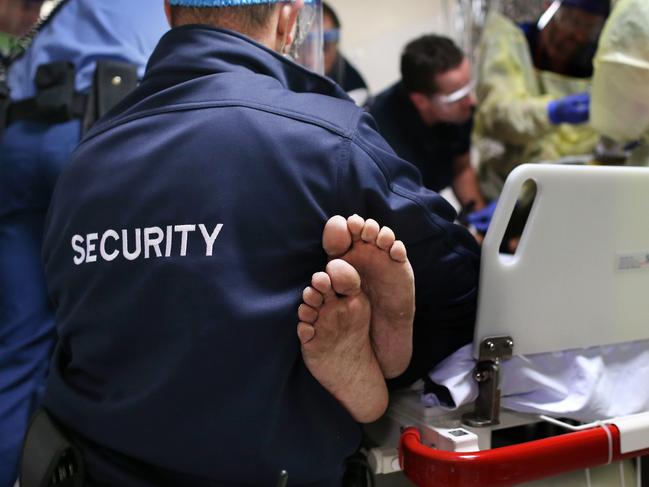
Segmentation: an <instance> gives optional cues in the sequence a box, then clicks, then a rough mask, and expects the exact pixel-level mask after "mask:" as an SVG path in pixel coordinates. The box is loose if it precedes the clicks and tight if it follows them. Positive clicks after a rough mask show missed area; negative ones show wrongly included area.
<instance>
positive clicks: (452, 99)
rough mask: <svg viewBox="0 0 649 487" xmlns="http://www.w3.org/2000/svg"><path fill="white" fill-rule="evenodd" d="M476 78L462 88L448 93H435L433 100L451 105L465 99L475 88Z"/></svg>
mask: <svg viewBox="0 0 649 487" xmlns="http://www.w3.org/2000/svg"><path fill="white" fill-rule="evenodd" d="M475 84H476V82H475V80H471V81H469V83H468V84H466V85H465V86H463V87H462V88H460V89H459V90H456V91H454V92H453V93H449V94H447V95H439V94H435V95H433V96H432V98H431V99H432V100H433V101H436V102H437V103H441V104H443V105H451V104H453V103H457V102H458V101H461V100H463V99H465V98H466V97H467V96H469V95H471V94H472V93H473V91H474V90H475Z"/></svg>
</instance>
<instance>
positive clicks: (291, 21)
mask: <svg viewBox="0 0 649 487" xmlns="http://www.w3.org/2000/svg"><path fill="white" fill-rule="evenodd" d="M167 1H168V0H167ZM302 7H304V0H295V1H294V2H291V3H286V4H284V5H282V6H281V8H280V11H279V19H278V22H277V31H276V35H275V38H276V41H275V50H276V51H277V52H280V53H282V52H285V51H287V50H288V48H290V47H291V44H293V41H294V40H295V38H294V37H295V25H296V23H297V16H298V14H299V13H300V10H301V9H302Z"/></svg>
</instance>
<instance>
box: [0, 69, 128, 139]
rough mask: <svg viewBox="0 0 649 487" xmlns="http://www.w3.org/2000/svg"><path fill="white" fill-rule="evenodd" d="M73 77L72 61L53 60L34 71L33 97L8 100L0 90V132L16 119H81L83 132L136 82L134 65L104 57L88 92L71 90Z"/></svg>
mask: <svg viewBox="0 0 649 487" xmlns="http://www.w3.org/2000/svg"><path fill="white" fill-rule="evenodd" d="M75 78H76V69H75V66H74V64H72V63H71V62H67V61H57V62H53V63H48V64H42V65H40V66H39V67H38V69H37V70H36V78H35V80H34V83H35V85H36V96H35V97H34V98H30V99H28V100H21V101H18V102H9V92H8V90H7V89H6V87H5V89H4V90H2V89H0V112H2V113H0V132H2V130H3V129H4V128H5V127H7V126H8V125H11V124H12V123H14V122H17V121H19V120H30V121H34V122H41V123H46V124H58V123H63V122H67V121H70V120H73V119H81V120H82V122H83V131H84V132H85V131H86V130H88V129H89V128H90V126H91V125H92V124H93V123H95V122H96V121H97V119H99V118H100V117H102V116H103V115H104V114H106V112H108V111H109V110H110V109H111V108H113V107H114V106H115V105H116V104H117V103H118V102H120V101H121V100H122V99H123V98H124V97H125V96H126V95H127V94H128V93H129V92H130V91H132V90H133V89H134V88H135V87H136V86H137V84H138V78H137V66H135V65H133V64H128V63H123V62H118V61H112V60H105V59H104V60H99V61H97V67H96V69H95V75H94V79H93V84H92V88H91V89H90V92H89V93H87V94H86V93H78V92H77V91H75ZM0 88H1V87H0ZM3 96H4V103H3Z"/></svg>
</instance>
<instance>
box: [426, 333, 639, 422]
mask: <svg viewBox="0 0 649 487" xmlns="http://www.w3.org/2000/svg"><path fill="white" fill-rule="evenodd" d="M474 367H475V360H474V359H473V358H472V357H471V345H467V346H465V347H463V348H461V349H460V350H458V351H457V352H455V353H454V354H453V355H451V356H449V357H448V358H446V359H445V360H444V361H443V362H441V363H440V364H439V365H438V366H437V367H435V369H433V370H432V371H431V372H430V374H429V377H430V378H431V380H432V381H433V382H435V383H437V384H439V385H442V386H444V387H446V388H447V389H448V390H449V392H450V393H451V397H452V398H453V401H454V402H455V404H451V405H449V404H440V401H439V400H438V398H437V397H436V396H435V395H434V394H424V393H423V392H422V394H421V399H422V402H423V403H424V404H425V405H427V406H441V407H444V408H448V409H456V408H457V407H459V406H462V405H464V404H467V403H470V402H473V401H474V400H475V399H476V398H477V396H478V387H477V384H476V383H475V381H474V380H473V379H472V377H471V372H472V370H473V368H474ZM501 378H502V380H501V391H502V399H501V404H502V406H503V407H506V408H508V409H512V410H514V411H520V412H526V413H536V414H548V415H551V416H560V417H567V418H572V419H575V420H579V421H585V422H590V421H596V420H599V419H607V418H612V417H616V416H626V415H628V414H635V413H639V412H643V411H649V341H639V342H632V343H627V344H621V345H612V346H606V347H593V348H588V349H582V350H572V351H567V352H557V353H546V354H538V355H530V356H527V357H524V356H516V357H514V358H512V359H511V360H508V361H505V362H503V366H502V375H501Z"/></svg>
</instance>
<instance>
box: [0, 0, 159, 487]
mask: <svg viewBox="0 0 649 487" xmlns="http://www.w3.org/2000/svg"><path fill="white" fill-rule="evenodd" d="M156 6H158V1H157V0H138V1H137V2H132V1H128V0H111V1H105V2H96V1H92V0H68V1H64V2H59V4H58V6H57V7H56V8H55V10H54V11H53V13H52V15H51V16H50V17H49V18H48V19H47V20H45V21H44V22H43V23H42V24H41V26H40V29H39V30H38V32H37V33H36V37H35V38H33V42H32V43H31V45H30V46H29V47H28V48H27V49H25V50H21V51H20V52H14V53H12V55H11V59H12V60H13V62H12V64H11V66H10V67H9V71H8V77H7V79H6V81H7V83H6V84H5V83H3V82H2V81H3V80H0V84H2V89H1V90H0V98H2V94H3V93H4V98H3V99H0V105H2V107H1V109H0V114H1V115H2V117H0V122H1V123H0V133H2V135H0V371H2V372H1V373H0V438H1V440H0V487H10V486H12V485H13V483H14V481H15V479H16V477H17V466H18V458H19V453H20V444H21V442H22V439H23V436H24V433H25V429H26V427H27V421H28V418H29V416H30V415H31V413H32V412H33V410H34V409H35V408H36V407H37V406H38V404H39V402H40V399H41V396H42V393H43V388H44V382H45V377H46V374H47V370H48V363H49V360H50V354H51V350H52V347H53V344H54V340H55V331H54V323H53V311H52V308H51V305H50V302H49V300H48V298H47V293H46V290H45V281H44V277H43V267H42V264H41V247H42V239H43V225H44V220H45V214H46V212H47V209H48V206H49V202H50V198H51V194H52V190H53V187H54V185H55V183H56V180H57V177H58V175H59V173H60V171H61V169H62V168H63V166H64V165H65V164H66V162H67V160H68V158H69V156H70V153H71V152H72V150H73V148H74V147H75V145H76V144H77V142H78V141H79V138H80V136H81V127H82V124H83V121H82V117H84V116H86V115H88V117H89V118H88V120H87V122H88V123H89V121H90V118H94V117H96V116H97V115H98V114H99V113H98V112H99V111H100V110H103V109H104V108H105V106H104V105H107V104H109V103H110V102H111V100H110V98H111V97H115V96H116V95H117V96H118V95H121V94H122V93H123V91H124V88H125V87H126V86H127V85H128V84H129V82H132V81H133V79H134V80H135V82H137V76H136V74H135V71H136V70H137V71H139V73H140V74H143V72H144V66H145V63H146V61H147V58H148V56H149V54H150V52H151V51H152V50H153V48H154V47H155V44H156V43H157V41H158V40H159V38H160V37H161V36H162V34H163V33H164V32H165V31H166V30H167V29H168V26H167V23H166V19H165V18H164V15H163V14H162V13H161V12H159V9H157V8H155V7H156ZM32 35H33V33H32ZM30 39H31V36H30ZM30 39H27V38H24V39H22V40H21V42H20V45H23V46H24V45H26V43H27V42H28V41H29V40H30ZM98 60H101V61H102V62H101V63H100V64H101V66H102V70H103V71H102V72H101V73H99V71H100V70H99V69H97V66H98V63H97V61H98ZM124 63H128V66H127V69H126V71H124V73H123V74H118V73H122V71H120V70H121V69H122V68H123V66H125V64H124ZM131 65H132V66H133V67H132V68H131ZM111 70H114V73H115V74H114V75H113V76H111ZM0 71H2V70H0ZM131 74H132V76H131ZM129 76H131V78H133V79H129ZM0 78H1V76H0ZM100 78H101V79H104V80H106V78H107V82H104V85H106V86H104V85H102V82H101V81H100ZM93 80H98V81H97V83H94V84H95V89H93V90H91V85H93ZM91 92H92V93H91ZM94 94H97V95H98V96H97V97H95V98H92V96H91V95H94ZM99 94H101V96H99ZM3 100H4V102H3ZM91 112H92V113H91ZM82 190H83V188H81V187H78V188H76V189H75V191H82Z"/></svg>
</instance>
